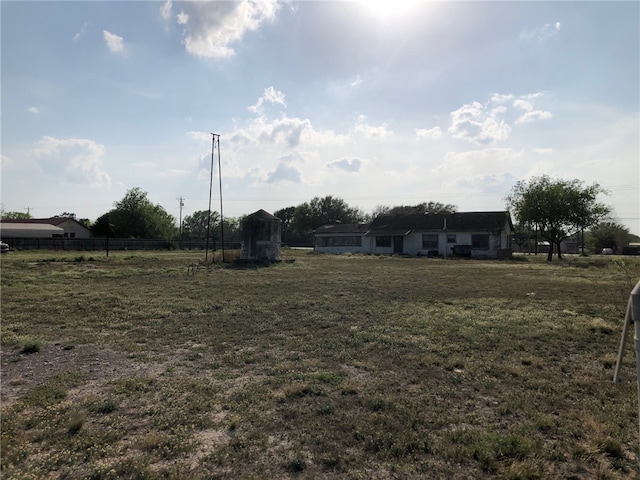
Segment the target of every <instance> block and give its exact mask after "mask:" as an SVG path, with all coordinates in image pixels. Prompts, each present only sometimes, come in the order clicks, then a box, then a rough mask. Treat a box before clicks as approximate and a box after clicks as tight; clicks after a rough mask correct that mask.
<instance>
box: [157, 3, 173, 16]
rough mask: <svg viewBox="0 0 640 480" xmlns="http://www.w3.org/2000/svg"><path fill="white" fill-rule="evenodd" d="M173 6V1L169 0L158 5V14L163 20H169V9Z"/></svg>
mask: <svg viewBox="0 0 640 480" xmlns="http://www.w3.org/2000/svg"><path fill="white" fill-rule="evenodd" d="M172 8H173V2H172V1H171V0H167V1H166V2H164V3H163V4H162V6H161V7H160V16H161V17H162V18H164V19H165V20H167V21H168V20H171V10H172Z"/></svg>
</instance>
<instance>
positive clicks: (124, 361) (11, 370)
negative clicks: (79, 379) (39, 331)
mask: <svg viewBox="0 0 640 480" xmlns="http://www.w3.org/2000/svg"><path fill="white" fill-rule="evenodd" d="M0 361H1V363H0V365H1V370H0V381H1V385H2V389H1V397H0V398H1V400H2V406H3V407H6V406H9V405H11V404H12V403H14V402H15V401H17V400H18V399H19V398H20V397H22V396H23V394H24V393H25V392H26V391H29V390H30V389H32V388H34V387H37V386H40V385H44V384H46V383H47V382H48V380H49V379H51V378H53V377H55V376H56V375H59V374H63V373H75V374H80V375H82V376H83V377H84V380H83V385H82V387H81V388H82V394H83V395H86V394H91V393H96V392H97V391H98V390H99V387H100V385H103V384H104V383H106V382H109V381H111V380H113V379H114V378H117V377H119V376H122V375H123V373H125V372H132V371H134V372H139V371H140V370H141V369H152V368H153V365H152V364H143V363H140V362H138V361H136V360H135V359H133V358H131V356H130V355H129V354H126V353H124V352H118V351H116V350H111V349H99V348H96V347H94V346H91V345H77V346H74V345H62V344H54V345H47V346H45V347H43V348H42V349H41V350H40V351H39V352H37V353H33V354H24V353H21V352H20V350H19V349H18V348H3V349H2V351H1V352H0ZM92 390H93V391H92Z"/></svg>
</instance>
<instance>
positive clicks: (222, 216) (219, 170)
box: [214, 134, 224, 263]
mask: <svg viewBox="0 0 640 480" xmlns="http://www.w3.org/2000/svg"><path fill="white" fill-rule="evenodd" d="M214 135H215V134H214ZM215 136H217V137H218V178H219V180H220V246H221V248H222V263H224V214H223V213H222V168H221V166H220V135H215Z"/></svg>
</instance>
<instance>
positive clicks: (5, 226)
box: [0, 220, 64, 236]
mask: <svg viewBox="0 0 640 480" xmlns="http://www.w3.org/2000/svg"><path fill="white" fill-rule="evenodd" d="M0 233H2V234H3V235H5V236H23V235H26V236H30V235H31V234H37V233H41V234H47V235H62V234H64V228H60V227H56V226H55V225H51V224H49V223H42V224H41V223H35V222H30V223H26V222H5V221H4V220H3V221H2V223H0Z"/></svg>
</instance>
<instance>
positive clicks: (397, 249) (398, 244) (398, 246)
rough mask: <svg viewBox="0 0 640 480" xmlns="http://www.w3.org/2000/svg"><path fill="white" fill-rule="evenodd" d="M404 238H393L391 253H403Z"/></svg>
mask: <svg viewBox="0 0 640 480" xmlns="http://www.w3.org/2000/svg"><path fill="white" fill-rule="evenodd" d="M403 247H404V237H401V236H397V237H393V253H403V252H404V248H403Z"/></svg>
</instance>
